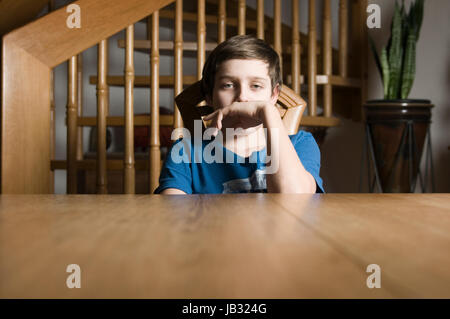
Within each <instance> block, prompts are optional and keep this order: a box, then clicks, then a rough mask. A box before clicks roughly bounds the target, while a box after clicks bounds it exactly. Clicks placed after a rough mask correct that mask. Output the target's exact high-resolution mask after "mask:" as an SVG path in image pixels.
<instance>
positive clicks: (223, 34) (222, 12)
mask: <svg viewBox="0 0 450 319" xmlns="http://www.w3.org/2000/svg"><path fill="white" fill-rule="evenodd" d="M226 38H227V9H226V1H225V0H219V14H218V15H217V43H222V42H223V41H225V40H226Z"/></svg>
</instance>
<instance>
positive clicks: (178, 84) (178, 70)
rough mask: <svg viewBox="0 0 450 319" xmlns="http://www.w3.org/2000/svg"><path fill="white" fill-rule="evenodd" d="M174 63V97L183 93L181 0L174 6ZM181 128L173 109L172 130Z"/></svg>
mask: <svg viewBox="0 0 450 319" xmlns="http://www.w3.org/2000/svg"><path fill="white" fill-rule="evenodd" d="M173 47H174V62H175V83H174V96H177V95H178V94H180V93H181V91H183V0H177V1H176V4H175V43H174V46H173ZM182 126H183V120H182V118H181V114H180V111H179V110H178V108H177V107H175V108H174V128H180V127H182Z"/></svg>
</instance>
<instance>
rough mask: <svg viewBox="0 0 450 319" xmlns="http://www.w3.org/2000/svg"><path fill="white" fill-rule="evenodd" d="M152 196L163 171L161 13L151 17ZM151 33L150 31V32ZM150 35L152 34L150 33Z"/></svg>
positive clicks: (156, 12)
mask: <svg viewBox="0 0 450 319" xmlns="http://www.w3.org/2000/svg"><path fill="white" fill-rule="evenodd" d="M148 25H149V26H151V50H152V51H151V83H150V85H151V106H150V108H151V110H150V114H151V116H150V118H151V125H150V130H151V134H150V166H149V167H150V178H149V180H150V194H153V192H154V191H155V189H156V188H157V187H158V179H159V174H160V171H161V149H160V139H159V11H155V12H153V14H152V16H151V24H150V23H149V24H148ZM149 31H150V30H149ZM149 33H150V32H149Z"/></svg>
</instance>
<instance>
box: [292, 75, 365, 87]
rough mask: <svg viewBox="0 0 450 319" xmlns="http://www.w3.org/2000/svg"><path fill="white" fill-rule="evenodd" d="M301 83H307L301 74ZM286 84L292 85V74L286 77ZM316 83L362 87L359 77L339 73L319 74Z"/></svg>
mask: <svg viewBox="0 0 450 319" xmlns="http://www.w3.org/2000/svg"><path fill="white" fill-rule="evenodd" d="M300 83H301V84H307V83H308V82H307V81H306V83H305V76H304V75H301V76H300ZM286 84H287V85H291V84H292V76H291V75H288V76H287V79H286ZM316 84H317V85H325V84H331V85H333V86H340V87H350V88H360V87H361V80H360V79H359V78H348V77H342V76H339V75H330V76H328V75H323V74H318V75H316Z"/></svg>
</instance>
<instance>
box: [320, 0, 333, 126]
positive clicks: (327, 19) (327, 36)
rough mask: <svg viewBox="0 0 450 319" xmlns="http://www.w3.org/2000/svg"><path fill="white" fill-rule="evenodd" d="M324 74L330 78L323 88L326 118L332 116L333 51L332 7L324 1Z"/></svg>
mask: <svg viewBox="0 0 450 319" xmlns="http://www.w3.org/2000/svg"><path fill="white" fill-rule="evenodd" d="M322 40H323V73H324V74H325V75H326V76H327V78H328V83H326V84H325V85H324V88H323V108H324V116H325V117H330V116H331V113H332V112H331V104H332V101H331V94H332V88H331V84H330V76H331V74H332V59H331V58H332V56H331V54H332V51H331V7H330V0H324V7H323V39H322Z"/></svg>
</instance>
